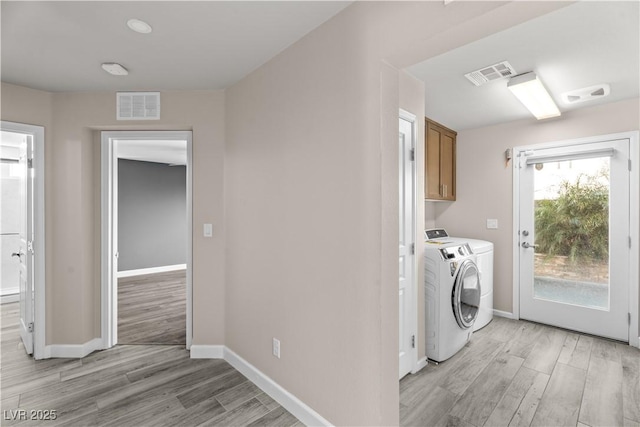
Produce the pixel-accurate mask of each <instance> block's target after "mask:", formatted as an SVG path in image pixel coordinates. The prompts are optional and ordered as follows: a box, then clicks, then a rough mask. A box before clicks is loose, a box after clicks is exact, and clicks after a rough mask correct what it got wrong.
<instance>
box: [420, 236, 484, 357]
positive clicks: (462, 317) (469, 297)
mask: <svg viewBox="0 0 640 427" xmlns="http://www.w3.org/2000/svg"><path fill="white" fill-rule="evenodd" d="M424 260H425V284H424V285H425V302H426V305H425V322H426V325H425V326H426V328H425V330H426V340H425V341H426V352H427V357H428V358H429V359H431V360H435V361H436V362H442V361H444V360H446V359H448V358H450V357H451V356H453V355H454V354H456V353H457V352H458V351H459V350H460V349H461V348H462V347H464V345H465V344H466V343H467V342H469V339H470V338H471V334H472V333H473V323H474V322H475V320H476V317H477V315H478V306H479V304H480V295H481V289H480V277H479V274H478V267H477V265H476V262H475V261H476V255H474V254H473V252H472V251H471V248H470V247H469V245H468V244H466V243H465V244H459V243H455V242H446V241H433V240H432V241H426V242H425V250H424Z"/></svg>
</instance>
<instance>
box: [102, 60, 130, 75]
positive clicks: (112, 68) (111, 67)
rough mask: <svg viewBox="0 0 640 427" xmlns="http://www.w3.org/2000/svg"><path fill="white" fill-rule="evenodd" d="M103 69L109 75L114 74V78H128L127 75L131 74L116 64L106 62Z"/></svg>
mask: <svg viewBox="0 0 640 427" xmlns="http://www.w3.org/2000/svg"><path fill="white" fill-rule="evenodd" d="M102 69H103V70H105V71H106V72H107V73H109V74H113V75H114V76H126V75H127V74H129V71H127V69H126V68H124V67H123V66H122V65H120V64H117V63H115V62H105V63H104V64H102Z"/></svg>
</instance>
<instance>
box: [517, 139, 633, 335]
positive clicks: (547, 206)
mask: <svg viewBox="0 0 640 427" xmlns="http://www.w3.org/2000/svg"><path fill="white" fill-rule="evenodd" d="M630 150H631V140H630V138H622V137H609V138H607V137H601V138H592V139H590V140H583V141H578V142H565V143H557V144H551V145H544V146H537V147H535V146H534V147H520V148H516V149H515V152H514V153H515V154H516V159H517V160H516V162H514V196H515V197H514V209H515V210H516V211H517V214H516V215H515V219H516V221H515V223H516V224H515V228H516V244H517V249H516V253H515V254H514V255H515V261H514V262H515V263H516V272H517V273H515V274H516V275H517V278H518V280H517V282H518V283H519V289H518V291H519V301H518V302H519V312H520V318H522V319H527V320H532V321H535V322H539V323H545V324H549V325H553V326H558V327H562V328H566V329H571V330H575V331H579V332H585V333H589V334H592V335H598V336H603V337H607V338H612V339H617V340H621V341H625V342H629V340H630V324H631V312H632V311H634V312H637V307H636V308H635V309H634V307H633V306H634V304H633V302H632V301H634V298H635V300H636V301H637V290H635V289H634V286H632V285H631V283H630V277H631V276H632V268H631V266H632V264H631V259H632V258H631V257H632V251H631V215H632V213H631V212H632V211H631V203H630V200H631V198H632V197H631V192H630V186H631V179H630V176H631V175H630V170H631V168H630V165H631V160H630V158H631V157H630V156H631V152H630ZM514 213H515V212H514ZM634 291H635V292H634ZM634 293H635V296H634ZM636 316H637V314H636Z"/></svg>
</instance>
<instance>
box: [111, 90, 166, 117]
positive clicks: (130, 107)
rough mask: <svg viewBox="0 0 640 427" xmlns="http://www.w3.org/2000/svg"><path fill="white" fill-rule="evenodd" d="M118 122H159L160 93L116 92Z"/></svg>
mask: <svg viewBox="0 0 640 427" xmlns="http://www.w3.org/2000/svg"><path fill="white" fill-rule="evenodd" d="M117 109H118V112H117V119H118V120H160V92H118V106H117Z"/></svg>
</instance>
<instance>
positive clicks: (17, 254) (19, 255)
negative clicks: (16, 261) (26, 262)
mask: <svg viewBox="0 0 640 427" xmlns="http://www.w3.org/2000/svg"><path fill="white" fill-rule="evenodd" d="M14 256H17V257H18V258H20V259H22V253H21V252H14V253H12V254H11V257H12V258H13V257H14Z"/></svg>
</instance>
